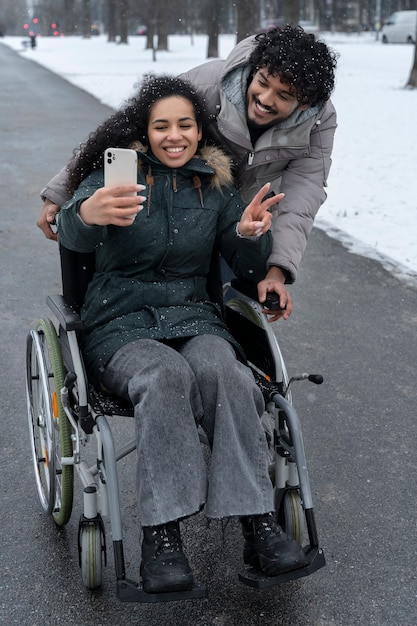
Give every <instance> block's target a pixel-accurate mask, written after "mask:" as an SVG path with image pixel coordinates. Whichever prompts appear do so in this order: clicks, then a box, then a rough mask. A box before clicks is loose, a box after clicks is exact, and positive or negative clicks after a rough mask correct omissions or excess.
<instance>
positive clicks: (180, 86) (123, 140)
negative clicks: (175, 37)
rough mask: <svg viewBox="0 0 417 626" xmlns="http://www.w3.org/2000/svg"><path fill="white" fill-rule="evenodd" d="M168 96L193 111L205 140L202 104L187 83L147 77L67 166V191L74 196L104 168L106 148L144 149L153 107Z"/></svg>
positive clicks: (152, 75)
mask: <svg viewBox="0 0 417 626" xmlns="http://www.w3.org/2000/svg"><path fill="white" fill-rule="evenodd" d="M171 96H178V97H183V98H185V99H186V100H188V101H189V102H190V103H191V104H192V106H193V109H194V114H195V118H196V121H197V124H198V125H199V126H201V129H202V132H203V139H202V141H201V142H200V144H201V143H202V142H203V140H204V135H205V130H206V128H207V126H208V121H207V117H206V111H205V109H204V103H203V102H202V100H201V98H200V96H199V95H198V93H197V92H196V90H195V88H194V87H193V86H192V85H191V83H189V82H188V81H186V80H184V79H181V78H178V77H176V76H171V75H169V74H162V75H154V74H146V75H145V76H144V77H143V80H142V82H141V84H140V86H139V89H138V91H137V92H136V93H135V94H134V95H133V96H132V97H131V98H129V99H128V100H127V101H126V103H125V104H124V106H122V108H120V109H119V110H117V111H116V112H115V113H113V115H111V116H110V117H109V118H107V119H106V120H105V121H104V122H102V123H101V124H100V126H99V127H98V128H97V129H96V130H95V131H94V132H92V133H90V135H89V136H88V139H87V141H86V142H85V143H83V144H82V145H81V146H80V147H79V149H78V150H76V151H74V154H73V157H72V159H71V161H70V163H69V164H68V167H67V171H68V176H67V190H68V192H69V193H71V194H73V193H74V191H75V190H76V189H77V187H78V186H79V184H80V183H81V181H82V180H83V179H84V178H86V177H87V176H88V174H89V173H90V172H92V171H93V170H96V169H101V168H102V167H103V154H104V151H105V150H106V149H107V148H111V147H117V148H130V147H132V146H133V145H134V144H136V143H137V142H140V143H142V144H144V145H145V146H146V145H147V142H148V121H149V115H150V112H151V108H152V105H153V104H155V102H158V101H159V100H163V99H164V98H169V97H171Z"/></svg>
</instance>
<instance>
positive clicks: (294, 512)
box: [277, 489, 306, 545]
mask: <svg viewBox="0 0 417 626" xmlns="http://www.w3.org/2000/svg"><path fill="white" fill-rule="evenodd" d="M277 517H278V523H279V524H280V525H281V526H282V528H283V529H284V530H285V532H286V533H287V535H289V536H290V537H292V538H293V539H295V541H297V542H298V543H299V544H300V545H302V544H303V540H304V538H305V535H306V521H305V515H304V509H303V505H302V504H301V498H300V494H299V492H298V489H289V490H288V491H286V492H285V493H284V495H283V497H282V499H281V502H280V504H279V509H278V511H277Z"/></svg>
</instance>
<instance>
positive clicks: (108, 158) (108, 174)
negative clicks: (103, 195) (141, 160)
mask: <svg viewBox="0 0 417 626" xmlns="http://www.w3.org/2000/svg"><path fill="white" fill-rule="evenodd" d="M137 166H138V157H137V154H136V152H135V150H129V149H127V148H107V150H105V151H104V186H105V187H113V186H114V185H131V184H133V185H136V183H137V180H138V169H137ZM129 195H131V196H135V195H136V192H135V191H133V192H132V193H130V194H129Z"/></svg>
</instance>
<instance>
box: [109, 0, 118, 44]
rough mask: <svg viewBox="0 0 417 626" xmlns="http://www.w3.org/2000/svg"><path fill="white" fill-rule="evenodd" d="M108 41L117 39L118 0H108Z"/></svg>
mask: <svg viewBox="0 0 417 626" xmlns="http://www.w3.org/2000/svg"><path fill="white" fill-rule="evenodd" d="M107 32H108V38H107V41H116V34H117V24H116V0H107Z"/></svg>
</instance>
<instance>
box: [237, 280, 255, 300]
mask: <svg viewBox="0 0 417 626" xmlns="http://www.w3.org/2000/svg"><path fill="white" fill-rule="evenodd" d="M230 284H231V286H232V287H233V289H236V291H240V293H243V294H244V295H245V296H248V298H250V299H251V300H255V302H258V289H257V286H256V285H255V284H254V283H251V282H249V281H248V280H243V279H242V278H233V279H232V280H231V281H230Z"/></svg>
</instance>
